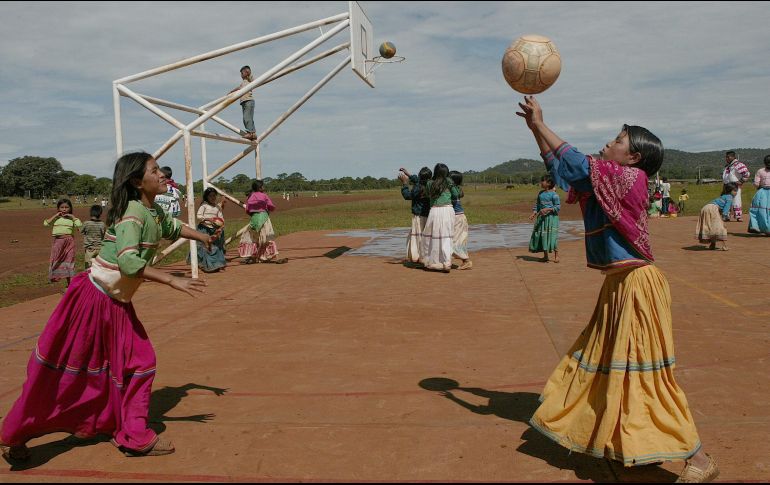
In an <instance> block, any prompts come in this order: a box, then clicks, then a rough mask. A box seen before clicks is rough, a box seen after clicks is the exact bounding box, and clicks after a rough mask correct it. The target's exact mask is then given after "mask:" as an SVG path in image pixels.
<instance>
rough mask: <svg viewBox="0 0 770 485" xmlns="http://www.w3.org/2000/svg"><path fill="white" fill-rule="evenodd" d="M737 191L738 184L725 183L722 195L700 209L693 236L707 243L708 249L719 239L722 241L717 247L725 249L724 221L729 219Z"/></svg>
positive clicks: (712, 247) (725, 232)
mask: <svg viewBox="0 0 770 485" xmlns="http://www.w3.org/2000/svg"><path fill="white" fill-rule="evenodd" d="M737 193H738V184H735V183H732V182H731V183H727V184H725V185H724V186H723V187H722V195H720V196H719V197H717V198H716V199H714V200H712V201H711V202H709V203H708V204H706V205H704V206H703V208H702V209H701V210H700V217H699V218H698V225H697V226H696V227H695V237H696V238H697V239H698V241H700V242H702V243H703V244H705V243H709V249H717V241H719V242H721V243H722V245H721V247H720V248H719V249H720V250H722V251H727V228H726V227H725V224H724V223H725V222H726V221H729V220H730V208H731V207H732V205H733V200H734V199H735V194H737Z"/></svg>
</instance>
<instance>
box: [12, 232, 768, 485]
mask: <svg viewBox="0 0 770 485" xmlns="http://www.w3.org/2000/svg"><path fill="white" fill-rule="evenodd" d="M650 226H651V238H652V246H653V250H654V253H655V255H656V258H657V264H658V266H659V267H660V268H661V270H662V271H663V272H664V273H665V274H666V276H667V277H668V279H669V281H670V283H671V289H672V296H673V308H672V310H673V316H674V335H675V342H676V359H677V364H676V377H677V382H678V383H679V385H680V386H681V387H682V388H683V389H684V391H685V392H686V395H687V398H688V401H689V405H690V408H691V410H692V412H693V416H694V418H695V420H696V424H697V426H698V431H699V433H700V437H701V440H702V442H703V443H704V448H705V450H706V452H708V453H709V454H711V455H713V456H714V457H715V458H716V460H717V461H718V463H719V466H720V469H721V475H720V477H719V479H718V480H719V481H731V482H740V481H745V482H760V481H768V480H770V444H768V440H767V436H768V434H769V433H770V381H768V379H767V368H766V364H767V362H768V355H770V352H769V351H768V349H770V306H768V299H767V288H768V286H767V281H768V280H767V275H768V274H770V261H768V259H767V255H768V254H770V238H762V237H748V236H746V235H744V234H737V233H736V234H734V235H732V236H731V237H730V238H729V245H730V248H731V250H730V251H728V252H713V251H705V250H702V246H700V245H697V244H696V243H695V241H694V240H693V238H692V233H693V231H694V227H695V219H694V218H692V217H685V218H679V219H670V220H652V221H651V222H650ZM729 229H730V231H731V233H732V232H733V231H740V232H743V231H744V229H745V228H744V227H743V225H742V224H741V227H740V229H738V224H737V223H733V224H731V225H730V226H729ZM325 234H326V233H323V232H311V233H296V234H291V235H289V236H286V237H283V238H280V239H279V240H278V244H279V248H280V250H281V254H282V255H283V256H286V257H288V258H289V259H290V262H289V263H288V264H285V265H238V264H233V265H231V266H228V268H227V271H226V272H225V273H217V274H211V275H207V282H208V287H207V291H206V293H205V295H203V296H201V297H197V298H194V299H192V298H190V297H187V296H186V295H184V294H181V293H178V292H175V291H174V290H173V289H171V288H169V287H165V286H161V285H157V284H153V283H148V284H145V285H143V287H142V288H141V289H140V290H139V292H138V294H137V296H136V297H135V299H134V305H135V307H136V309H137V312H138V314H139V317H140V318H141V320H142V321H143V323H144V326H145V327H146V328H147V330H148V333H149V335H150V338H151V339H152V341H153V344H154V346H155V349H156V352H157V355H158V374H157V376H156V379H155V384H154V386H153V389H154V391H153V398H152V399H153V401H152V409H151V423H152V426H153V427H154V428H155V429H156V430H158V431H162V432H163V435H164V436H166V437H168V438H170V439H172V440H173V441H174V443H175V445H176V448H177V451H176V453H175V454H173V455H169V456H164V457H147V458H126V457H124V456H122V455H121V454H119V453H118V452H117V451H116V450H115V449H114V448H113V447H112V445H110V444H109V442H106V441H104V442H99V443H96V444H91V445H88V446H75V445H73V444H72V443H71V442H69V441H67V440H65V438H66V435H64V434H55V435H49V436H45V437H42V438H39V439H36V440H34V441H33V442H31V443H30V445H31V447H32V453H33V458H32V460H31V461H30V462H29V463H28V464H27V465H25V466H23V467H10V466H9V465H5V464H4V465H3V466H2V467H0V481H4V482H49V481H66V482H123V481H135V482H156V481H157V482H162V481H175V482H188V481H195V482H243V481H248V482H296V481H314V482H338V481H339V482H365V481H393V482H432V481H440V482H460V481H478V482H544V481H548V482H551V481H596V482H607V481H645V482H647V481H649V482H662V483H667V482H673V481H674V480H675V479H676V473H678V471H679V470H680V468H681V464H679V463H668V464H665V465H663V466H661V467H658V466H647V467H641V468H638V469H630V470H629V469H623V467H622V466H618V465H617V464H614V463H610V462H608V461H605V460H600V459H594V458H591V457H587V456H585V455H581V454H579V453H573V454H570V453H569V452H568V450H566V449H564V448H561V447H559V446H558V445H555V444H553V443H552V442H550V441H549V440H548V439H546V438H544V437H543V436H541V435H540V434H539V433H537V432H535V431H533V430H532V429H530V427H529V426H528V425H527V420H528V419H529V417H530V416H531V414H532V412H533V411H534V409H535V408H536V406H537V397H538V394H539V393H540V391H541V390H542V388H543V385H544V384H545V381H546V379H547V378H548V376H549V374H550V373H551V371H552V370H553V369H554V367H555V366H556V364H557V362H558V360H559V359H560V357H561V356H562V354H563V353H564V352H566V350H567V348H568V347H569V346H570V344H571V343H572V341H573V340H574V339H575V338H576V337H577V335H578V334H579V333H580V331H581V330H582V328H583V327H584V326H585V324H586V323H587V321H588V319H589V317H590V315H591V312H592V310H593V307H594V304H595V302H596V298H597V295H598V293H599V288H600V286H601V284H602V280H603V276H602V275H601V274H600V273H599V272H598V271H595V270H590V269H588V268H586V266H585V256H584V248H583V243H582V242H581V241H573V242H564V243H563V244H561V248H560V249H561V250H560V253H561V259H562V261H561V263H559V264H556V263H547V264H546V263H539V262H537V261H535V260H534V258H533V255H530V254H529V253H527V250H526V248H509V249H506V250H502V249H498V250H489V251H483V252H476V253H471V255H472V258H473V264H474V266H473V269H472V270H470V271H462V272H460V271H455V272H452V273H450V274H441V273H427V272H423V271H419V270H414V269H408V268H405V267H403V266H402V265H401V264H398V261H394V260H392V259H387V258H378V257H360V256H350V255H345V254H344V252H345V249H346V248H356V247H359V246H360V245H361V244H363V243H364V242H365V241H364V240H363V239H354V238H345V237H330V236H327V235H325ZM471 249H472V248H471ZM167 270H169V271H183V270H184V268H183V266H177V267H170V268H167ZM735 275H740V276H741V277H740V278H738V277H736V276H735ZM58 300H59V295H51V296H47V297H44V298H39V299H36V300H33V301H28V302H25V303H21V304H18V305H14V306H12V307H8V308H2V309H0V321H2V322H3V328H4V331H3V332H2V334H1V335H0V413H6V412H7V411H8V409H9V408H10V406H11V405H12V404H13V402H14V400H15V399H16V398H17V397H18V395H19V392H20V386H21V385H22V383H23V381H24V376H25V366H26V363H27V360H28V358H29V356H30V353H31V351H32V350H33V348H34V345H35V341H36V337H37V335H38V334H39V332H40V331H41V329H42V328H43V326H44V325H45V322H46V320H47V318H48V316H49V315H50V313H51V311H52V310H53V308H54V306H55V305H56V303H57V302H58ZM447 379H452V380H454V381H457V383H458V384H459V386H458V387H457V388H455V389H453V390H452V391H451V393H450V394H449V395H447V396H445V395H442V394H441V393H440V392H438V391H437V390H430V389H441V386H440V384H442V383H445V382H448V381H446V380H447ZM421 384H422V386H421ZM436 384H439V385H436ZM426 388H427V389H426ZM221 390H224V391H221ZM219 394H221V395H219Z"/></svg>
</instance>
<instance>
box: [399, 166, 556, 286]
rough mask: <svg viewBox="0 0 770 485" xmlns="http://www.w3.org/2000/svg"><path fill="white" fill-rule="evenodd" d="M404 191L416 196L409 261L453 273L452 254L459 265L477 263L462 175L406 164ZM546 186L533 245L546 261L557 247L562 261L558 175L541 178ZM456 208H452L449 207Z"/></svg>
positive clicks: (538, 202)
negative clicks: (417, 169) (470, 239)
mask: <svg viewBox="0 0 770 485" xmlns="http://www.w3.org/2000/svg"><path fill="white" fill-rule="evenodd" d="M398 177H399V179H400V180H401V183H402V187H401V195H402V196H403V198H404V199H405V200H411V201H412V227H411V229H410V230H409V235H408V236H407V239H406V259H405V260H404V263H405V264H414V265H416V266H417V267H419V268H423V269H425V270H428V271H441V272H444V273H448V272H449V271H450V270H451V269H452V267H453V265H452V258H453V257H454V258H457V259H459V260H460V264H459V265H457V266H454V267H456V268H457V269H461V270H466V269H471V268H472V267H473V263H472V262H471V259H470V256H469V255H468V218H467V217H466V216H465V210H464V209H463V206H462V202H460V199H462V198H463V197H464V196H465V193H464V192H463V188H462V185H463V174H462V173H461V172H458V171H456V170H452V171H449V168H448V167H447V166H446V165H445V164H443V163H438V164H436V166H435V167H434V170H433V171H432V172H431V170H430V168H428V167H423V168H422V169H420V172H419V173H418V174H417V175H412V174H410V173H409V171H408V170H407V169H405V168H401V169H400V170H399V175H398ZM540 186H541V188H542V190H541V191H540V193H539V194H538V196H537V199H536V200H535V206H534V207H533V209H532V215H531V216H530V220H535V219H536V220H535V226H534V229H533V231H532V237H531V239H530V243H529V250H530V252H533V253H539V252H542V253H543V259H542V261H544V262H547V261H549V258H548V254H549V253H550V252H553V254H554V261H555V262H557V263H558V262H559V247H558V242H559V210H560V208H561V205H560V201H559V195H558V194H557V193H556V190H555V184H554V181H553V178H552V177H551V176H550V175H545V176H544V177H543V178H542V179H541V182H540ZM450 208H451V209H452V210H451V211H450V210H449V209H450Z"/></svg>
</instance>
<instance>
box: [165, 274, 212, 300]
mask: <svg viewBox="0 0 770 485" xmlns="http://www.w3.org/2000/svg"><path fill="white" fill-rule="evenodd" d="M168 285H169V286H170V287H171V288H174V289H175V290H179V291H184V292H185V293H187V294H188V295H190V296H193V297H194V296H195V294H193V291H196V292H198V293H203V287H204V286H206V282H205V281H203V280H194V279H192V278H178V277H176V276H174V277H172V278H171V281H170V282H169V284H168Z"/></svg>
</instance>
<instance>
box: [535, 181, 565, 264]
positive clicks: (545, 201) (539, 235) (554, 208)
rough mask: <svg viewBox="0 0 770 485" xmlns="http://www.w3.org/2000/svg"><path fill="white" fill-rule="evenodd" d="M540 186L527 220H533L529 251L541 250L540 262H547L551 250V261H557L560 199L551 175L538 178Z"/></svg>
mask: <svg viewBox="0 0 770 485" xmlns="http://www.w3.org/2000/svg"><path fill="white" fill-rule="evenodd" d="M540 187H541V188H542V189H543V190H541V191H540V192H539V193H538V194H537V200H536V201H535V206H534V207H533V208H532V215H530V216H529V220H530V221H532V220H534V219H535V218H536V217H537V221H535V227H534V228H533V229H532V237H531V238H530V240H529V252H530V253H539V252H540V251H542V252H543V259H541V261H542V262H544V263H547V262H548V253H549V252H551V251H553V261H554V262H555V263H558V262H559V210H561V201H560V199H559V194H557V193H556V184H555V183H554V181H553V177H551V176H550V175H543V176H542V177H541V178H540Z"/></svg>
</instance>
